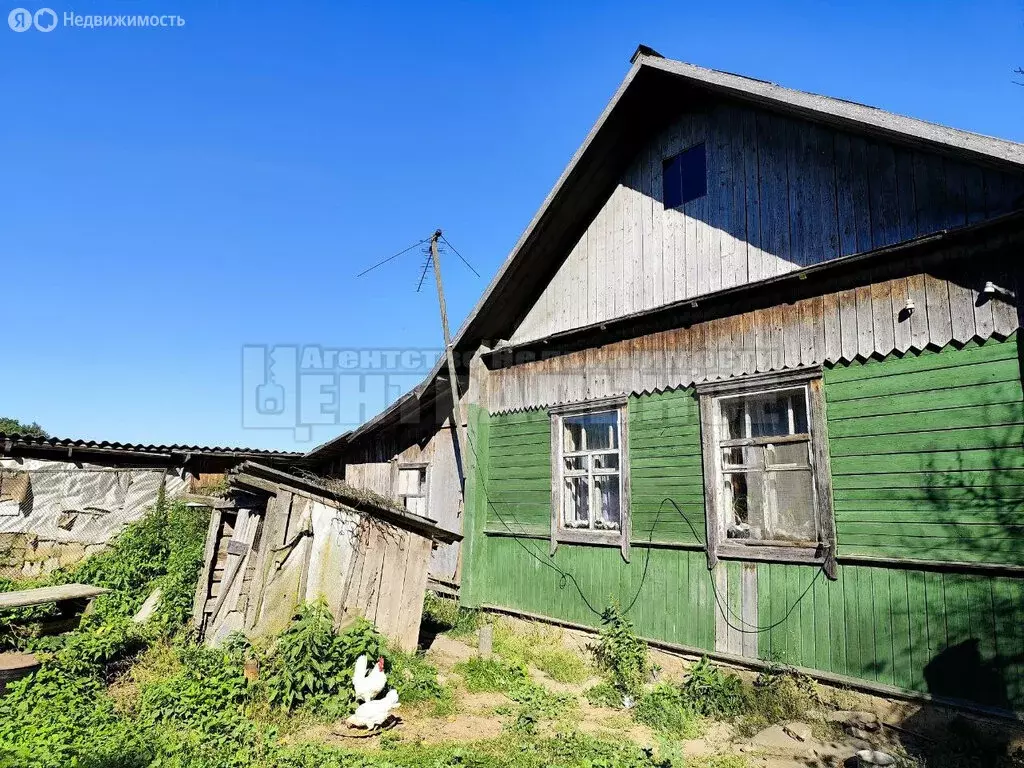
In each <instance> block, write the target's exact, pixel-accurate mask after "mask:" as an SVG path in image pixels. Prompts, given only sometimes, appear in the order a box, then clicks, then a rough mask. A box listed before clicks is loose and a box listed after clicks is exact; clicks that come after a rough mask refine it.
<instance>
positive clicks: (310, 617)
mask: <svg viewBox="0 0 1024 768" xmlns="http://www.w3.org/2000/svg"><path fill="white" fill-rule="evenodd" d="M386 652H387V646H386V643H385V641H384V638H382V637H381V636H380V635H379V634H378V633H377V631H376V630H375V629H374V628H373V625H372V624H370V623H369V622H368V621H365V620H364V619H358V620H357V621H356V622H355V623H354V624H352V626H350V627H349V628H348V629H346V630H345V631H344V632H342V633H340V634H339V633H336V632H335V631H334V617H333V616H332V615H331V612H330V610H329V609H328V607H327V604H326V603H325V602H324V601H323V600H319V601H317V602H314V603H306V604H304V605H302V606H300V607H299V609H298V612H297V613H296V614H295V616H294V617H293V618H292V622H291V624H289V625H288V627H287V629H285V630H284V632H282V633H281V634H280V636H279V637H278V639H277V642H276V643H275V644H274V647H273V649H272V651H271V654H270V658H269V668H270V669H269V674H268V676H267V680H266V686H267V692H268V695H269V699H270V703H271V704H272V705H275V706H278V707H280V708H282V709H284V710H287V711H291V710H293V709H295V708H296V707H298V706H300V705H304V704H305V705H311V706H313V707H314V708H316V707H328V708H329V710H330V712H332V713H335V712H336V713H340V712H344V711H346V710H348V709H349V708H350V706H349V705H350V704H351V703H352V702H353V701H354V691H353V689H352V672H353V669H354V667H355V662H356V659H357V658H358V657H359V656H361V655H366V656H367V657H369V659H371V660H373V661H375V660H376V659H377V658H378V657H380V656H383V655H385V654H386ZM329 699H334V701H331V702H328V700H329Z"/></svg>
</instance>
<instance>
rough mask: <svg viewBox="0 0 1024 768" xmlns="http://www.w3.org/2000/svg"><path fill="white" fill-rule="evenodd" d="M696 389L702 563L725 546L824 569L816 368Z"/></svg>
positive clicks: (725, 552) (830, 545) (826, 516)
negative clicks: (704, 530)
mask: <svg viewBox="0 0 1024 768" xmlns="http://www.w3.org/2000/svg"><path fill="white" fill-rule="evenodd" d="M698 394H699V395H700V398H701V429H702V430H703V432H704V438H703V443H704V474H705V478H704V481H705V496H706V506H707V514H708V549H709V551H708V557H709V561H710V562H711V564H712V565H713V564H714V563H715V562H717V558H718V556H729V557H739V558H753V559H781V560H790V561H791V560H797V561H809V562H827V563H829V564H830V567H832V568H833V569H834V565H831V564H834V554H835V553H834V549H835V533H834V530H835V526H834V521H833V518H832V499H831V495H832V494H831V480H830V478H829V474H828V466H827V464H828V460H827V445H826V443H827V440H826V436H825V435H824V428H823V426H822V425H823V424H824V418H823V415H822V413H821V409H822V407H823V403H822V398H821V379H820V373H819V372H817V371H803V372H801V371H794V372H788V373H786V374H784V375H769V376H763V377H762V376H757V377H744V378H742V379H739V380H733V381H727V382H716V383H714V384H709V385H706V386H704V387H699V388H698ZM816 425H817V426H816Z"/></svg>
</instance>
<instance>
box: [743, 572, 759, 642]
mask: <svg viewBox="0 0 1024 768" xmlns="http://www.w3.org/2000/svg"><path fill="white" fill-rule="evenodd" d="M757 574H758V566H757V564H756V563H743V565H742V576H741V587H740V589H741V592H742V606H743V609H742V617H743V628H744V630H745V631H744V632H743V637H742V639H741V644H740V653H741V654H742V655H743V656H745V657H747V658H748V659H756V658H757V639H758V638H757V635H758V632H757V629H756V628H757V627H758V626H759V622H758V589H757V580H758V577H757Z"/></svg>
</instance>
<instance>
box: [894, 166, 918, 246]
mask: <svg viewBox="0 0 1024 768" xmlns="http://www.w3.org/2000/svg"><path fill="white" fill-rule="evenodd" d="M895 160H896V200H897V206H898V208H899V222H900V224H899V231H900V234H899V239H900V240H910V239H912V238H914V237H917V204H916V202H915V199H914V155H913V153H912V152H911V151H910V150H908V149H903V148H902V147H897V148H896V150H895Z"/></svg>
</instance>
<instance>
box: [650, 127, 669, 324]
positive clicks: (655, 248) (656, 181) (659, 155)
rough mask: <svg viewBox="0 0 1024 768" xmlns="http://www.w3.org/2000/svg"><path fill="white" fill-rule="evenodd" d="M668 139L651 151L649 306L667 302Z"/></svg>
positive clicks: (664, 139) (662, 137)
mask: <svg viewBox="0 0 1024 768" xmlns="http://www.w3.org/2000/svg"><path fill="white" fill-rule="evenodd" d="M667 145H668V139H667V138H666V137H665V135H664V134H662V136H661V137H660V138H659V139H658V140H657V141H656V142H655V143H654V144H653V146H652V151H651V184H652V189H651V193H652V200H653V208H652V211H653V226H652V229H651V249H650V255H651V258H650V260H649V261H648V259H647V251H646V249H645V251H644V269H645V270H649V271H650V275H651V284H650V288H651V298H650V303H649V305H648V306H651V307H657V306H661V305H662V304H664V303H665V284H664V275H665V267H664V260H665V234H664V226H665V225H664V220H665V200H664V187H663V183H664V182H663V168H662V162H663V160H664V159H665V157H667V155H666V154H665V151H666V149H667Z"/></svg>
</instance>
